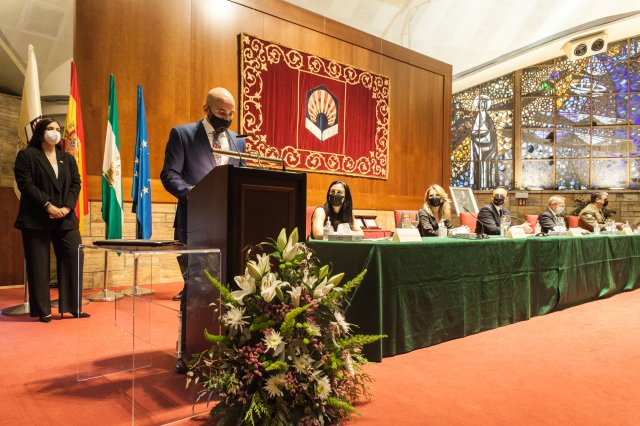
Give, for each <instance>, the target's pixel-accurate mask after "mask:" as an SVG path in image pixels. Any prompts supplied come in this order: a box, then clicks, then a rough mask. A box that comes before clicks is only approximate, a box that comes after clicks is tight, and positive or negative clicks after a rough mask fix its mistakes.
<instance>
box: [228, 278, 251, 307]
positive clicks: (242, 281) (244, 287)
mask: <svg viewBox="0 0 640 426" xmlns="http://www.w3.org/2000/svg"><path fill="white" fill-rule="evenodd" d="M234 280H235V282H236V284H238V287H240V290H236V291H232V292H231V296H233V298H234V299H236V300H237V301H238V303H239V304H241V305H244V301H243V300H242V299H244V298H245V297H246V296H250V295H252V294H253V293H255V292H256V280H254V279H253V277H252V276H251V275H249V273H248V272H247V271H246V270H245V274H244V275H239V276H237V277H234Z"/></svg>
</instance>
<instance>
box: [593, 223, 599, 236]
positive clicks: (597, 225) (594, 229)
mask: <svg viewBox="0 0 640 426" xmlns="http://www.w3.org/2000/svg"><path fill="white" fill-rule="evenodd" d="M593 233H594V234H596V235H600V224H599V223H598V222H596V226H594V227H593Z"/></svg>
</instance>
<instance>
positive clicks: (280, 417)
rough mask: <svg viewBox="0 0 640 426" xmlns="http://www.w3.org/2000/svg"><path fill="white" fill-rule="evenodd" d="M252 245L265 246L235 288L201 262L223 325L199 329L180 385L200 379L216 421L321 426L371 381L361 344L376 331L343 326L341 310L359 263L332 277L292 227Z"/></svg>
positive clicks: (346, 410)
mask: <svg viewBox="0 0 640 426" xmlns="http://www.w3.org/2000/svg"><path fill="white" fill-rule="evenodd" d="M260 246H261V247H263V248H269V247H270V248H272V249H273V250H274V251H273V252H272V253H269V254H267V253H263V254H258V255H256V256H254V259H253V260H249V261H248V262H247V264H246V269H245V273H244V275H242V276H237V277H235V278H234V280H235V282H236V284H237V286H238V287H239V290H235V291H232V290H231V289H230V288H229V286H227V285H224V284H221V283H220V282H218V281H217V280H215V279H214V278H213V277H211V275H210V274H209V273H208V272H207V271H205V274H206V275H207V277H208V278H209V280H210V281H211V282H212V283H213V284H214V285H215V286H216V287H217V288H218V290H219V291H220V295H221V297H222V299H223V302H224V304H225V309H224V312H217V315H218V317H219V319H220V323H221V324H222V325H223V326H224V330H225V331H224V334H223V335H212V334H209V332H208V331H207V330H205V336H206V338H207V339H208V341H209V342H211V348H210V349H208V350H205V351H204V352H201V353H199V354H195V355H194V356H193V360H192V362H191V364H190V369H189V372H188V373H187V386H189V384H190V383H192V382H193V383H199V384H200V385H201V386H202V387H201V389H200V390H199V391H198V401H200V400H203V399H205V398H206V399H207V401H211V400H218V403H217V404H216V406H215V407H214V408H213V409H212V410H211V416H212V417H213V418H214V419H217V420H218V423H219V424H226V423H238V424H239V423H243V424H251V425H256V424H259V425H263V424H267V425H288V424H308V425H322V424H326V423H337V422H339V421H340V419H342V418H345V417H349V416H350V415H351V413H357V411H356V410H355V408H354V407H353V403H354V402H355V401H357V400H359V399H360V398H363V397H364V398H369V396H370V395H369V392H368V383H369V382H370V381H371V379H370V377H369V376H368V375H367V374H366V373H365V372H364V371H363V370H362V366H363V365H364V364H366V362H367V360H366V358H365V357H364V356H363V355H362V353H361V349H362V347H363V346H364V345H366V344H369V343H373V342H375V341H377V340H379V339H381V338H383V337H385V336H378V335H375V336H371V335H351V328H352V325H351V324H349V323H347V321H346V320H345V317H344V306H345V305H346V304H347V303H348V302H349V296H350V293H351V291H352V290H353V289H354V288H355V287H357V286H358V284H359V283H360V282H361V281H362V279H363V277H364V274H365V273H366V270H365V271H363V272H362V273H360V274H359V275H358V276H357V277H355V278H354V279H353V280H351V281H348V282H347V283H345V284H344V285H341V284H340V283H341V282H342V278H343V277H344V274H343V273H340V274H334V275H331V271H330V270H329V266H328V265H325V266H318V265H317V264H316V262H315V260H314V258H313V252H312V251H311V250H310V249H309V248H308V247H307V246H306V245H305V244H303V243H300V242H298V230H297V229H294V230H293V231H292V232H291V234H290V235H289V236H288V238H287V235H286V232H285V230H284V229H283V230H282V231H281V232H280V235H279V236H278V238H277V240H275V241H274V240H271V242H267V243H262V244H260V245H259V247H260ZM249 256H250V257H251V253H249Z"/></svg>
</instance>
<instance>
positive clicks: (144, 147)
mask: <svg viewBox="0 0 640 426" xmlns="http://www.w3.org/2000/svg"><path fill="white" fill-rule="evenodd" d="M137 128H138V130H137V132H136V155H135V158H134V160H133V185H132V187H131V198H132V199H133V205H132V206H131V211H132V212H133V213H135V214H136V238H138V239H144V240H148V239H149V238H151V179H150V173H149V138H148V137H147V119H146V116H145V113H144V97H143V96H142V86H140V85H138V125H137Z"/></svg>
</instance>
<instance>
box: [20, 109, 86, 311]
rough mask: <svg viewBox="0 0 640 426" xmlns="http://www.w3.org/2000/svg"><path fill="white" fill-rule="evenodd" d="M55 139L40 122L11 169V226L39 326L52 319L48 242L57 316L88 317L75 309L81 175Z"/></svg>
mask: <svg viewBox="0 0 640 426" xmlns="http://www.w3.org/2000/svg"><path fill="white" fill-rule="evenodd" d="M60 137H61V135H60V124H59V123H58V122H57V121H55V120H53V119H51V118H44V119H42V120H41V121H39V122H38V124H37V125H36V127H35V129H34V131H33V136H32V137H31V140H29V145H28V146H27V147H26V148H25V149H23V150H22V151H20V152H18V155H17V157H16V163H15V166H14V170H13V171H14V174H15V178H16V183H17V184H18V189H19V190H20V193H21V196H20V208H19V210H18V218H17V219H16V224H15V226H16V228H18V229H20V230H21V231H22V243H23V246H24V258H25V262H26V267H27V279H28V281H29V306H30V315H31V316H32V317H38V319H39V320H40V321H42V322H49V321H51V297H50V295H49V247H50V245H51V243H53V249H54V251H55V254H56V261H57V262H56V265H57V270H58V288H59V292H60V304H59V311H60V317H61V318H62V316H63V314H64V313H65V312H68V313H71V314H72V315H73V316H74V317H76V318H78V317H80V318H86V317H88V316H89V314H87V313H85V312H81V311H80V300H82V295H81V293H82V289H80V288H79V280H78V246H79V245H80V231H79V230H78V218H77V217H76V214H75V212H74V210H73V209H74V207H75V205H76V200H77V199H78V194H79V193H80V185H81V181H80V174H79V173H78V166H77V164H76V161H75V159H74V158H73V156H72V155H71V154H69V153H67V152H65V151H63V150H61V149H60V147H59V146H58V144H59V142H60Z"/></svg>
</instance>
